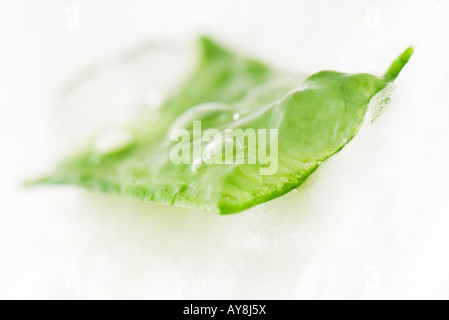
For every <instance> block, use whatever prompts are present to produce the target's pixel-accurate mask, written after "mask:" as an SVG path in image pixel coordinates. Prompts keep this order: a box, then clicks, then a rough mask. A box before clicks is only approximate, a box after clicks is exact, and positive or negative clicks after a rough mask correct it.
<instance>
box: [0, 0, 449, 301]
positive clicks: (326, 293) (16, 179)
mask: <svg viewBox="0 0 449 320" xmlns="http://www.w3.org/2000/svg"><path fill="white" fill-rule="evenodd" d="M448 5H449V4H448V3H447V2H446V1H436V0H426V1H424V0H423V1H410V0H407V1H374V0H373V1H366V0H363V1H360V0H357V1H356V0H354V1H350V0H345V1H331V0H329V1H324V0H318V1H317V0H313V1H312V0H309V1H287V0H276V1H261V0H258V1H248V0H238V1H233V0H192V1H181V0H176V1H175V0H167V1H140V0H139V1H138V0H133V1H87V0H85V1H84V0H72V1H61V0H53V1H50V0H43V1H31V0H28V1H23V0H22V1H17V0H2V1H1V3H0V142H1V148H0V150H1V151H0V152H1V153H0V172H1V174H0V298H68V299H72V298H74V299H77V298H137V299H140V298H187V299H193V298H223V299H228V298H231V299H240V298H246V299H256V298H264V299H268V298H274V299H277V298H288V299H291V298H449V250H448V244H449V232H448V230H449V200H448V195H449V169H448V164H447V160H448V156H449V152H448V150H447V148H448V146H449V133H448V132H449V125H448V120H449V119H448V115H449V63H448V59H449V58H448V57H449V45H448V39H449V26H448V25H449V14H448V12H449V6H448ZM74 15H75V16H74ZM78 18H79V23H78ZM198 34H210V35H214V36H216V37H217V38H218V39H220V40H221V41H223V42H225V43H227V44H228V45H231V46H232V47H236V48H240V50H241V51H244V52H247V53H249V54H252V55H254V56H256V57H258V58H260V59H263V60H265V61H268V62H270V63H271V64H273V65H275V66H278V67H280V68H284V69H291V70H297V71H300V72H303V73H306V74H310V73H313V72H315V71H319V70H323V69H337V70H341V71H345V72H371V73H375V74H379V75H381V74H382V73H383V72H384V71H385V69H386V68H387V66H388V65H389V63H390V62H391V61H392V59H393V58H394V57H395V56H396V55H398V54H399V53H400V52H401V51H402V50H404V49H405V48H406V47H407V46H409V45H410V44H413V45H414V46H415V48H416V54H415V56H414V57H413V59H412V61H411V62H410V64H409V65H408V66H407V68H406V69H405V70H404V72H403V73H402V74H401V76H400V77H399V78H398V80H397V82H396V89H395V94H394V96H393V99H392V102H391V104H390V105H389V106H388V108H387V110H386V111H385V112H384V113H383V115H382V116H381V117H380V118H379V119H378V121H376V122H375V123H374V124H373V125H370V126H368V127H365V128H364V129H363V130H362V132H361V133H360V134H359V136H358V137H357V138H356V139H355V140H354V141H353V142H352V143H351V144H350V145H349V146H348V147H347V148H345V149H344V150H343V151H342V152H341V153H340V154H338V155H337V156H335V157H334V158H332V159H331V160H330V161H328V162H327V163H326V164H325V165H324V166H323V167H322V168H321V169H320V170H318V172H317V173H316V174H315V175H314V176H313V177H312V178H311V179H310V180H309V181H307V183H306V184H305V185H304V186H303V187H301V188H299V189H298V190H297V192H292V193H291V194H288V195H287V196H285V197H283V198H281V199H277V200H275V201H272V202H270V203H267V204H264V205H262V206H259V207H257V208H254V209H252V210H250V211H248V212H245V213H241V214H237V215H232V216H218V215H214V214H208V213H203V212H199V211H193V210H186V209H179V208H168V207H162V206H156V205H148V204H142V203H135V202H134V201H132V200H127V199H119V198H115V197H110V196H104V195H98V194H91V193H88V192H85V191H83V190H78V189H76V188H70V187H64V188H61V187H45V188H38V189H29V190H28V189H25V188H23V187H22V182H23V181H24V180H26V179H27V178H30V177H33V176H35V175H37V174H39V173H43V172H45V170H48V169H50V168H51V165H52V164H53V163H54V161H55V160H56V159H58V155H59V154H60V151H61V150H58V147H56V145H58V143H57V141H59V143H60V141H61V139H62V140H63V139H64V137H63V136H61V132H59V131H58V130H59V129H58V122H59V121H60V119H59V118H58V116H57V114H58V113H57V108H58V105H57V103H56V102H55V101H56V99H55V96H56V95H57V93H58V90H59V89H60V87H61V86H62V85H63V83H64V81H67V80H69V79H70V78H71V77H72V76H73V75H74V74H76V73H78V72H80V71H81V70H83V68H84V67H86V66H88V65H90V64H91V63H92V62H95V61H101V60H102V59H103V58H104V57H107V56H109V55H110V54H115V53H117V52H120V51H121V50H123V49H126V48H127V47H129V46H133V45H135V44H138V43H140V42H141V41H145V40H148V39H150V40H151V39H170V40H171V41H182V42H189V41H191V40H192V41H193V39H194V38H195V36H196V35H198ZM75 125H78V123H75ZM79 126H80V130H81V131H82V123H80V124H79ZM66 147H67V146H66ZM69 147H70V145H69Z"/></svg>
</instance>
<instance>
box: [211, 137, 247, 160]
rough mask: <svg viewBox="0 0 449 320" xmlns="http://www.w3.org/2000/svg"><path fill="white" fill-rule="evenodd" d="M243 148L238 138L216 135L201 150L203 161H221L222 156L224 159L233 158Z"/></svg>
mask: <svg viewBox="0 0 449 320" xmlns="http://www.w3.org/2000/svg"><path fill="white" fill-rule="evenodd" d="M241 150H243V146H242V144H241V143H240V141H239V140H236V143H235V144H234V139H231V138H227V137H223V136H218V137H214V138H213V141H212V142H210V143H209V144H208V145H207V146H206V147H205V148H204V150H203V161H204V163H206V164H212V163H222V162H223V156H224V157H225V159H232V160H233V159H234V158H235V156H236V155H237V154H238V153H239V152H240V151H241Z"/></svg>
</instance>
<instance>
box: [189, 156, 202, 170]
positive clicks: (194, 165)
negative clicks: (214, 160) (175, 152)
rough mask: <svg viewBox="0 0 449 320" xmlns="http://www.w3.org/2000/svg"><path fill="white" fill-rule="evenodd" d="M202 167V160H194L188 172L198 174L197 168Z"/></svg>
mask: <svg viewBox="0 0 449 320" xmlns="http://www.w3.org/2000/svg"><path fill="white" fill-rule="evenodd" d="M202 165H203V160H202V159H195V160H193V163H192V165H191V166H190V170H191V171H192V172H193V173H196V172H198V170H199V168H201V166H202Z"/></svg>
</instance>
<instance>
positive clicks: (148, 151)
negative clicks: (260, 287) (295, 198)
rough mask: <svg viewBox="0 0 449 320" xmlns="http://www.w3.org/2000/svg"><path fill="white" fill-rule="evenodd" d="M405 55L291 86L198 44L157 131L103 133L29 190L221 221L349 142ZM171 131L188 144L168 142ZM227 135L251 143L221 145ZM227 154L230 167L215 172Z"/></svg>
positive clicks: (274, 193)
mask: <svg viewBox="0 0 449 320" xmlns="http://www.w3.org/2000/svg"><path fill="white" fill-rule="evenodd" d="M412 53H413V49H412V48H409V49H407V50H406V51H405V52H404V53H403V54H402V55H401V56H400V57H399V58H398V59H397V60H396V61H394V62H393V64H392V66H391V67H390V69H389V70H388V72H387V73H386V75H385V76H384V77H380V78H379V77H376V76H373V75H370V74H344V73H339V72H333V71H323V72H319V73H317V74H314V75H312V76H310V77H309V78H308V79H306V80H305V81H304V82H303V83H302V85H301V86H299V87H298V84H299V83H300V81H301V77H299V76H297V77H295V76H291V75H287V74H283V73H278V72H275V71H273V70H271V69H270V68H268V67H267V66H266V65H264V64H262V63H260V62H257V61H255V60H252V59H248V58H245V57H242V56H240V55H237V54H234V53H231V52H230V51H228V50H226V49H224V48H222V47H221V46H219V45H218V44H216V43H215V42H213V41H212V40H210V39H208V38H202V39H201V40H200V59H199V63H198V66H197V68H196V70H195V71H194V72H193V74H192V75H191V76H190V78H189V79H188V80H187V81H186V82H185V84H184V85H183V86H182V87H181V88H180V89H179V90H178V91H177V92H176V93H175V94H174V95H173V96H172V97H171V98H169V99H168V100H167V101H166V102H165V103H164V104H163V105H162V107H161V108H160V110H159V115H160V117H159V119H158V121H157V123H156V124H150V123H149V122H148V123H146V122H145V121H139V125H136V126H131V127H129V128H126V129H122V130H121V131H120V132H112V133H111V132H109V133H104V136H103V137H101V136H100V138H99V140H100V141H98V139H97V141H96V142H95V143H94V144H92V146H91V147H89V148H88V149H87V151H86V152H84V153H81V154H80V155H78V156H76V157H73V158H72V159H69V160H68V161H66V162H64V163H63V164H61V166H60V167H59V168H58V169H57V170H56V171H55V172H54V173H53V174H51V175H49V176H47V177H45V178H43V179H40V180H38V181H36V182H34V183H38V184H71V185H79V186H82V187H85V188H88V189H92V190H99V191H103V192H108V193H113V194H118V195H123V196H128V197H132V198H135V199H138V200H142V201H147V202H154V203H159V204H168V205H176V206H182V207H190V208H199V209H203V210H206V211H214V212H219V213H222V214H227V213H235V212H240V211H243V210H245V209H248V208H251V207H253V206H255V205H258V204H260V203H263V202H266V201H268V200H271V199H274V198H277V197H279V196H281V195H283V194H285V193H287V192H289V191H291V190H292V189H295V188H297V187H298V186H300V185H301V184H302V183H303V182H304V181H305V180H306V179H307V178H308V177H309V176H310V175H311V174H312V173H313V172H314V171H315V170H316V169H317V168H318V167H319V166H320V165H321V163H322V162H323V161H325V160H326V159H328V158H329V157H331V156H332V155H334V154H335V153H337V152H339V151H340V150H341V149H342V148H343V147H344V146H345V145H346V144H347V143H348V142H349V141H351V139H352V138H353V137H354V136H355V134H356V133H357V131H358V130H359V129H360V127H361V126H362V124H363V123H364V118H365V115H366V113H367V109H368V105H369V102H370V100H371V99H372V98H373V97H374V96H375V95H376V94H377V93H378V92H380V91H381V90H383V89H384V88H385V87H386V86H387V85H388V84H389V83H390V82H392V81H394V79H395V78H396V77H397V76H398V74H399V72H400V71H401V70H402V68H403V67H404V66H405V65H406V64H407V62H408V60H409V59H410V57H411V55H412ZM195 121H200V124H201V129H202V130H203V131H202V132H204V131H205V130H207V129H217V130H216V132H218V133H220V134H222V135H221V136H220V137H221V139H217V138H216V136H217V134H215V135H212V136H211V137H209V139H206V140H207V141H203V139H202V138H204V137H201V136H195V132H197V131H195V130H194V129H195V128H194V127H195V126H198V124H199V122H195ZM142 123H143V124H142ZM176 129H185V132H188V133H189V136H188V137H187V138H186V139H185V140H182V141H181V142H179V141H175V142H173V141H170V139H169V137H170V135H171V134H172V133H173V132H174V131H175V130H176ZM196 129H197V128H196ZM227 129H233V130H234V132H235V130H242V131H241V132H240V133H247V134H248V135H249V136H250V135H251V133H255V134H256V135H257V138H258V139H257V141H255V140H254V139H249V138H247V137H246V138H245V135H243V136H240V137H237V138H235V139H234V138H231V139H228V138H227V137H226V136H224V135H223V133H224V132H225V131H226V130H227ZM259 132H265V136H263V134H262V135H261V136H259V135H258V133H259ZM223 137H224V138H223ZM273 137H277V139H272V138H273ZM262 138H263V139H262ZM108 141H112V142H111V143H108ZM114 141H115V142H117V141H119V142H120V143H113V142H114ZM261 141H265V142H266V145H267V149H268V150H269V151H270V152H269V158H267V159H271V161H264V158H263V157H262V156H260V157H259V155H265V153H264V152H266V150H262V143H261ZM198 146H200V147H198ZM228 147H229V148H228ZM176 148H178V149H176ZM227 148H228V149H227ZM174 150H175V151H176V152H175V154H176V155H179V154H180V153H189V155H190V157H189V159H190V162H188V163H180V164H178V163H174V161H173V152H174ZM195 150H197V151H195ZM198 150H200V153H198ZM229 151H232V152H231V153H232V157H231V160H233V161H231V162H229V163H228V164H217V163H214V162H219V161H217V158H220V160H223V159H224V158H225V157H226V156H229V154H228V153H229ZM251 151H253V152H251ZM195 153H196V155H195ZM252 154H256V155H257V156H256V157H255V158H256V159H254V157H252V156H251V155H252ZM237 157H239V160H240V162H237ZM267 159H265V160H267ZM274 162H275V163H274Z"/></svg>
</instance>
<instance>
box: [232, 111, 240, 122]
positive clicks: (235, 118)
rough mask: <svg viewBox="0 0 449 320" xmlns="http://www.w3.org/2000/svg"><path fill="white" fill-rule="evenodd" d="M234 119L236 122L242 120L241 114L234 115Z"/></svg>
mask: <svg viewBox="0 0 449 320" xmlns="http://www.w3.org/2000/svg"><path fill="white" fill-rule="evenodd" d="M232 119H233V120H234V121H237V120H239V119H240V113H238V112H237V113H235V114H234V116H232Z"/></svg>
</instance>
